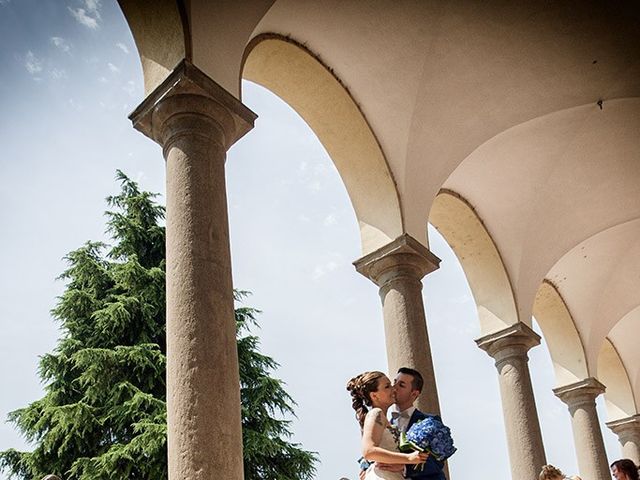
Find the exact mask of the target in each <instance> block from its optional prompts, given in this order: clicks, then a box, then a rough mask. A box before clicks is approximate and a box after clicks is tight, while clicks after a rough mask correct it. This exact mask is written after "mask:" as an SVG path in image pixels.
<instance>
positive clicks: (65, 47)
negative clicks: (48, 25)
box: [51, 37, 71, 53]
mask: <svg viewBox="0 0 640 480" xmlns="http://www.w3.org/2000/svg"><path fill="white" fill-rule="evenodd" d="M51 43H52V44H53V45H54V46H55V47H56V48H59V49H60V50H62V51H63V52H65V53H69V52H70V51H71V45H69V43H68V42H67V41H66V40H65V39H64V38H62V37H51Z"/></svg>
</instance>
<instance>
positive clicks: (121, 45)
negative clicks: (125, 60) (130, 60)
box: [116, 42, 129, 55]
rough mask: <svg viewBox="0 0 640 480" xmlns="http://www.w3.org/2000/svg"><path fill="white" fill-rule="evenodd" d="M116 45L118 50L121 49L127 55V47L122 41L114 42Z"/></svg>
mask: <svg viewBox="0 0 640 480" xmlns="http://www.w3.org/2000/svg"><path fill="white" fill-rule="evenodd" d="M116 47H118V48H119V49H120V50H122V51H123V52H124V53H126V54H127V55H128V54H129V48H128V47H127V46H126V45H125V44H124V43H121V42H118V43H116Z"/></svg>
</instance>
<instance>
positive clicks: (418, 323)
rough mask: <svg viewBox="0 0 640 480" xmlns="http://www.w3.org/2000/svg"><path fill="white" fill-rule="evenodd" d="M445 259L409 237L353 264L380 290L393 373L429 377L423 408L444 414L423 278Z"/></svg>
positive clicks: (426, 380) (420, 403)
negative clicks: (411, 372) (410, 372)
mask: <svg viewBox="0 0 640 480" xmlns="http://www.w3.org/2000/svg"><path fill="white" fill-rule="evenodd" d="M439 265H440V259H439V258H438V257H436V256H435V255H434V254H433V253H431V252H430V251H429V250H428V249H427V248H426V247H424V246H423V245H422V244H421V243H420V242H418V241H417V240H415V239H413V238H412V237H410V236H409V235H406V234H405V235H402V236H400V237H398V238H396V239H395V240H394V241H393V242H391V243H389V244H387V245H385V246H384V247H382V248H379V249H378V250H376V251H374V252H372V253H370V254H369V255H366V256H364V257H362V258H361V259H359V260H356V261H355V262H354V266H355V267H356V270H357V271H358V272H360V273H361V274H362V275H364V276H365V277H367V278H369V279H370V280H372V281H373V282H374V283H375V284H376V285H377V286H378V287H380V298H381V299H382V309H383V316H384V333H385V341H386V346H387V359H388V363H389V372H390V373H391V375H393V374H394V373H395V372H396V371H397V370H398V368H400V367H411V368H415V369H416V370H418V371H419V372H420V373H421V374H422V376H423V377H424V389H423V394H422V395H421V396H420V398H419V399H418V401H417V406H418V408H419V409H420V410H423V411H425V412H429V413H437V414H439V413H440V403H439V401H438V390H437V388H436V379H435V375H434V372H433V361H432V359H431V347H430V345H429V334H428V332H427V322H426V316H425V313H424V303H423V301H422V277H424V276H425V275H426V274H428V273H430V272H432V271H434V270H436V269H437V268H438V267H439Z"/></svg>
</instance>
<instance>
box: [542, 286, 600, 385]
mask: <svg viewBox="0 0 640 480" xmlns="http://www.w3.org/2000/svg"><path fill="white" fill-rule="evenodd" d="M533 315H534V317H535V318H536V321H537V322H538V325H540V329H541V330H542V334H543V336H544V339H545V341H546V342H547V347H548V348H549V355H550V356H551V361H552V362H553V369H554V372H555V378H556V386H557V387H561V386H564V385H569V384H571V383H574V382H578V381H580V380H584V379H585V378H588V377H589V376H590V375H589V371H588V368H587V361H586V358H585V355H584V348H583V347H582V341H581V339H580V335H579V334H578V331H577V329H576V326H575V324H574V322H573V319H572V318H571V314H570V313H569V310H568V309H567V306H566V304H565V303H564V301H563V299H562V297H561V296H560V294H559V293H558V290H557V289H556V287H555V286H554V285H553V284H552V283H550V282H548V281H544V282H542V284H541V285H540V288H539V289H538V292H537V294H536V300H535V304H534V306H533Z"/></svg>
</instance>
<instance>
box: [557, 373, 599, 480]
mask: <svg viewBox="0 0 640 480" xmlns="http://www.w3.org/2000/svg"><path fill="white" fill-rule="evenodd" d="M604 390H605V387H604V385H602V384H601V383H600V382H598V381H597V380H596V379H595V378H587V379H586V380H582V381H580V382H577V383H573V384H571V385H566V386H563V387H559V388H555V389H554V390H553V392H554V393H555V394H556V396H557V397H558V398H560V400H562V401H563V402H564V403H566V404H567V406H568V407H569V413H570V414H571V427H572V429H573V440H574V444H575V449H576V457H577V459H578V469H579V470H580V475H581V476H582V477H583V478H592V479H594V480H606V479H608V478H610V472H609V465H608V462H607V454H606V451H605V448H604V440H603V439H602V431H601V430H600V423H599V421H598V413H597V411H596V402H595V399H596V397H597V396H598V395H600V394H601V393H603V392H604Z"/></svg>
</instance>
